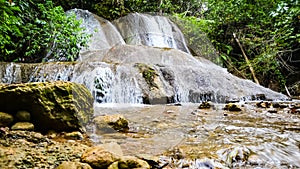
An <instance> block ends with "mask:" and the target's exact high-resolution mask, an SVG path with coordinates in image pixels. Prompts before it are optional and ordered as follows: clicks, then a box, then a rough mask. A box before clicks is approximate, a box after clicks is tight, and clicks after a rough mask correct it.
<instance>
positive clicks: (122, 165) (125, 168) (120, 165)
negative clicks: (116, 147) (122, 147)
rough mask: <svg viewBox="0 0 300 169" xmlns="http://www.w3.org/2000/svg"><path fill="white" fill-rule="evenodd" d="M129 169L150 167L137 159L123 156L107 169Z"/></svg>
mask: <svg viewBox="0 0 300 169" xmlns="http://www.w3.org/2000/svg"><path fill="white" fill-rule="evenodd" d="M131 168H142V169H150V168H151V167H150V165H149V164H148V163H147V162H146V161H144V160H141V159H139V158H137V157H133V156H123V157H121V159H120V160H119V161H116V162H114V163H112V164H111V165H110V166H109V167H108V169H131Z"/></svg>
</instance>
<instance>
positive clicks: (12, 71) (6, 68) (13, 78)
mask: <svg viewBox="0 0 300 169" xmlns="http://www.w3.org/2000/svg"><path fill="white" fill-rule="evenodd" d="M20 69H21V66H20V65H17V64H14V63H8V64H5V65H1V67H0V77H1V79H0V83H7V84H11V83H20V82H21V81H22V75H21V70H20Z"/></svg>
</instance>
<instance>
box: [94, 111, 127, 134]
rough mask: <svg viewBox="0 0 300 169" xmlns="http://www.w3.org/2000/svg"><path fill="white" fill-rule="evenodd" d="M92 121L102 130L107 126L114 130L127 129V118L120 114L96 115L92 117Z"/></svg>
mask: <svg viewBox="0 0 300 169" xmlns="http://www.w3.org/2000/svg"><path fill="white" fill-rule="evenodd" d="M94 122H95V124H96V125H97V127H98V129H99V130H103V129H105V128H107V127H111V128H112V129H114V130H116V131H127V130H128V129H129V127H128V120H127V119H126V118H125V117H124V116H123V115H120V114H114V115H105V116H97V117H96V118H94Z"/></svg>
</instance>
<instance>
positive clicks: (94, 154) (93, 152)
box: [81, 143, 123, 169]
mask: <svg viewBox="0 0 300 169" xmlns="http://www.w3.org/2000/svg"><path fill="white" fill-rule="evenodd" d="M122 155H123V153H122V150H121V148H120V146H119V145H117V144H114V143H110V144H103V145H98V146H95V147H91V148H90V149H88V150H87V151H86V152H84V153H83V154H82V156H81V161H82V162H85V163H88V164H89V165H91V166H92V167H93V168H99V169H101V168H107V167H108V166H110V165H111V164H112V163H114V162H116V161H118V160H120V158H121V156H122Z"/></svg>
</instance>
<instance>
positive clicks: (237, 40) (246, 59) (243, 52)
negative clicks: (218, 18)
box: [232, 33, 259, 84]
mask: <svg viewBox="0 0 300 169" xmlns="http://www.w3.org/2000/svg"><path fill="white" fill-rule="evenodd" d="M232 35H233V37H234V39H235V41H236V42H237V43H238V45H239V47H240V49H241V51H242V54H243V56H244V58H245V61H246V64H247V65H248V67H249V69H250V71H251V74H252V76H253V79H254V81H255V83H257V84H259V81H258V79H257V78H256V75H255V72H254V69H253V67H252V65H251V63H250V61H249V59H248V57H247V55H246V53H245V51H244V49H243V46H242V45H241V43H240V41H239V39H238V38H237V37H236V35H235V33H233V34H232Z"/></svg>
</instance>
